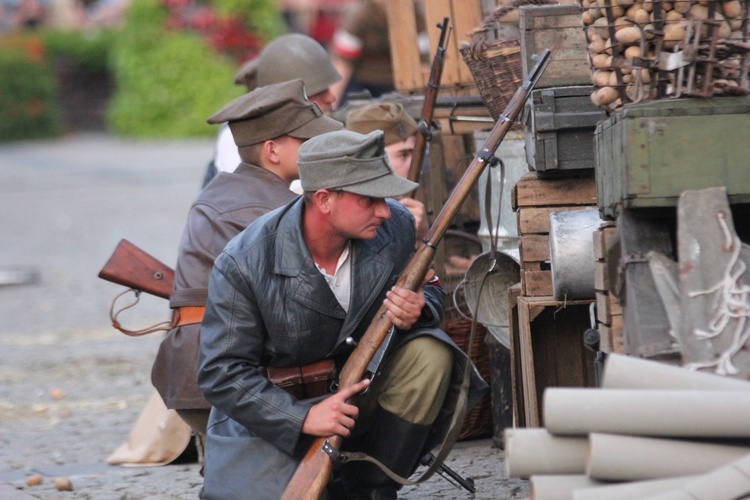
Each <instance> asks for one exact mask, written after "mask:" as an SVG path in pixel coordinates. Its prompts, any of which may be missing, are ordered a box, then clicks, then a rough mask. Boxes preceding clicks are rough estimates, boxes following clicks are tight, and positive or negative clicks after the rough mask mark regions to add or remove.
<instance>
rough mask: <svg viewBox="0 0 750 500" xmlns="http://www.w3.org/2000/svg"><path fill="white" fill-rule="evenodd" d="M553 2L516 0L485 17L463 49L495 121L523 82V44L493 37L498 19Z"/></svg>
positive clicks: (509, 38)
mask: <svg viewBox="0 0 750 500" xmlns="http://www.w3.org/2000/svg"><path fill="white" fill-rule="evenodd" d="M555 3H557V2H555V1H552V0H515V1H513V2H511V3H508V4H505V5H502V6H500V7H499V8H497V9H496V10H495V11H494V12H493V13H492V14H490V15H489V16H487V17H485V18H484V20H483V21H482V25H481V26H479V27H477V28H475V29H474V30H473V31H472V32H471V33H470V34H471V43H467V44H464V45H462V46H461V47H460V49H459V50H460V52H461V57H462V58H463V60H464V62H465V63H466V65H467V66H468V67H469V71H470V72H471V76H472V78H473V79H474V83H476V85H477V90H478V91H479V95H480V96H481V98H482V102H484V105H485V106H487V109H488V111H489V112H490V115H491V116H492V118H493V119H494V120H495V121H497V119H498V117H499V116H500V115H501V114H502V113H503V111H505V108H506V107H507V106H508V103H509V102H510V99H511V98H512V97H513V94H515V92H516V90H517V89H518V87H520V86H521V83H522V82H523V62H522V59H521V42H520V41H519V39H518V37H504V38H495V39H493V38H494V35H495V34H496V33H498V31H497V26H498V24H497V23H498V20H499V19H501V18H502V17H504V16H506V15H507V14H508V13H510V12H511V11H513V10H515V9H517V8H518V7H520V6H522V5H550V4H555ZM519 126H520V125H519Z"/></svg>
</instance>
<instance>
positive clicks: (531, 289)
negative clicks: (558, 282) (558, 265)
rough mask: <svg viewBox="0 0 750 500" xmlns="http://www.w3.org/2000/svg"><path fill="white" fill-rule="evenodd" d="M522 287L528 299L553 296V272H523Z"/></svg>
mask: <svg viewBox="0 0 750 500" xmlns="http://www.w3.org/2000/svg"><path fill="white" fill-rule="evenodd" d="M521 286H522V289H523V294H524V296H526V297H547V296H550V295H552V271H521Z"/></svg>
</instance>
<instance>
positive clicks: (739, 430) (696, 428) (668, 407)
mask: <svg viewBox="0 0 750 500" xmlns="http://www.w3.org/2000/svg"><path fill="white" fill-rule="evenodd" d="M740 415H745V416H747V415H750V394H748V393H747V392H745V391H687V390H660V389H653V390H639V389H596V388H587V389H582V388H560V387H551V388H547V390H545V392H544V425H545V427H546V429H547V431H549V432H550V433H551V434H554V435H568V436H569V435H574V436H582V435H586V434H589V433H591V432H601V433H610V434H626V435H633V436H656V437H688V438H734V439H736V438H750V418H741V417H740Z"/></svg>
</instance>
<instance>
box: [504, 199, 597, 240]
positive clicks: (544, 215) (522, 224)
mask: <svg viewBox="0 0 750 500" xmlns="http://www.w3.org/2000/svg"><path fill="white" fill-rule="evenodd" d="M587 208H590V206H580V205H578V206H567V207H564V206H556V207H519V208H518V211H517V214H518V234H526V233H549V214H550V213H552V212H567V211H569V210H585V209H587Z"/></svg>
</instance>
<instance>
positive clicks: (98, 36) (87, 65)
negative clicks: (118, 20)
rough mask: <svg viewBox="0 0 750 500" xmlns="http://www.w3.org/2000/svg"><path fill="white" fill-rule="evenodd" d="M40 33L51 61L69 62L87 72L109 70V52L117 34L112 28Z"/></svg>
mask: <svg viewBox="0 0 750 500" xmlns="http://www.w3.org/2000/svg"><path fill="white" fill-rule="evenodd" d="M40 34H41V36H42V38H43V40H44V48H45V52H46V54H47V56H48V57H49V58H50V59H51V60H52V61H58V62H59V61H62V60H65V61H68V62H71V63H73V64H75V65H76V66H77V68H78V69H79V70H81V71H85V72H87V73H105V72H107V71H108V70H109V53H110V49H111V47H112V44H113V43H114V40H115V37H116V36H117V33H116V32H115V31H114V30H105V29H102V30H97V31H95V32H80V31H70V30H48V31H42V32H41V33H40Z"/></svg>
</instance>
